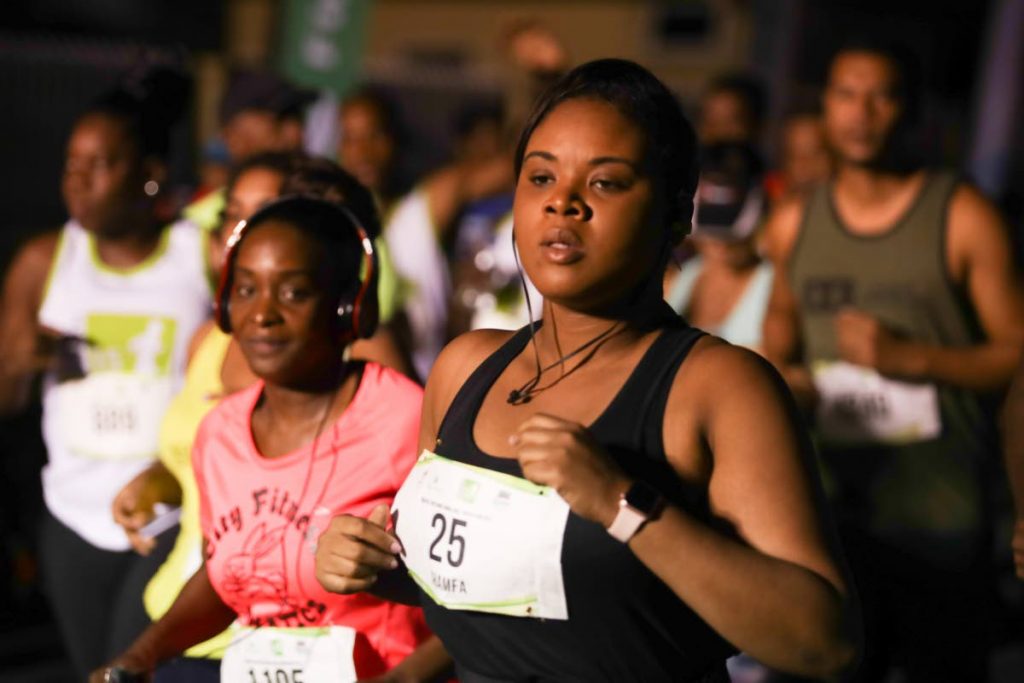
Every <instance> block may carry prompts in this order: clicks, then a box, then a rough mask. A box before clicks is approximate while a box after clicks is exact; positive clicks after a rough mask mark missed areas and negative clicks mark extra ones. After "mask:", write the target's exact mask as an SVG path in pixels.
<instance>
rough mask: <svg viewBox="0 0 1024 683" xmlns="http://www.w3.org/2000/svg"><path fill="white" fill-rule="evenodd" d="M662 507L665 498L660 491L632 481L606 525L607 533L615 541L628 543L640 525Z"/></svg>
mask: <svg viewBox="0 0 1024 683" xmlns="http://www.w3.org/2000/svg"><path fill="white" fill-rule="evenodd" d="M664 507H665V499H664V498H662V496H661V494H660V493H658V492H657V491H656V490H654V489H653V488H651V487H650V486H648V485H647V484H645V483H643V482H642V481H638V482H634V483H633V485H632V486H630V487H629V490H627V491H626V492H625V493H623V494H622V497H621V498H619V512H618V514H616V515H615V519H614V520H612V525H611V526H610V527H608V533H609V534H611V536H612V538H614V539H615V540H616V541H620V542H622V543H628V542H629V539H631V538H633V536H635V535H636V532H638V531H640V527H642V526H643V525H644V524H646V523H647V522H649V521H650V520H652V519H657V518H658V515H660V514H661V511H662V509H664Z"/></svg>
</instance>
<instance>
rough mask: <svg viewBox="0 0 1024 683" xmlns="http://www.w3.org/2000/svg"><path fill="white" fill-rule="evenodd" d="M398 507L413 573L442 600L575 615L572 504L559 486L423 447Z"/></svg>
mask: <svg viewBox="0 0 1024 683" xmlns="http://www.w3.org/2000/svg"><path fill="white" fill-rule="evenodd" d="M392 512H393V515H394V520H395V533H396V535H397V536H398V537H399V540H400V541H401V542H402V545H403V547H404V550H403V559H404V560H405V565H406V567H407V568H408V570H409V574H410V575H411V576H412V578H413V579H414V580H415V581H416V583H418V584H419V585H420V587H421V588H422V589H423V591H424V592H425V593H427V595H429V596H430V597H431V598H433V600H434V601H435V602H436V603H437V604H439V605H442V606H444V607H447V608H448V609H459V610H471V611H475V612H491V613H494V614H505V615H510V616H518V617H538V618H544V619H568V618H569V614H568V609H567V607H566V603H565V585H564V583H563V581H562V539H563V536H564V535H565V525H566V522H567V520H568V518H569V505H568V504H567V503H566V502H565V501H564V500H562V498H561V497H560V496H559V495H558V494H557V493H556V492H555V491H554V490H553V489H551V488H548V487H545V486H537V485H535V484H532V483H530V482H528V481H526V480H525V479H521V478H519V477H513V476H510V475H507V474H504V473H501V472H494V471H491V470H487V469H483V468H480V467H475V466H473V465H467V464H465V463H460V462H456V461H454V460H449V459H447V458H443V457H441V456H439V455H436V454H434V453H431V452H430V451H423V453H422V454H421V455H420V458H419V460H418V461H417V463H416V466H415V467H413V469H412V472H410V473H409V476H408V478H406V480H405V483H404V484H403V485H402V488H401V489H400V490H399V491H398V495H397V496H395V502H394V505H393V507H392Z"/></svg>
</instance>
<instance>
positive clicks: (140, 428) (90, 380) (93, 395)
mask: <svg viewBox="0 0 1024 683" xmlns="http://www.w3.org/2000/svg"><path fill="white" fill-rule="evenodd" d="M173 391H174V385H173V383H172V381H171V378H169V377H156V376H148V377H147V376H141V375H132V374H127V373H120V372H100V373H96V374H93V375H89V376H87V377H85V378H83V379H80V380H74V381H69V382H63V383H61V384H58V385H57V386H56V387H55V388H54V389H53V393H54V396H55V399H56V400H57V401H58V403H57V405H58V406H59V413H58V414H59V415H60V418H61V422H62V425H61V429H62V431H63V432H64V438H65V445H66V446H67V448H68V450H70V451H71V452H72V453H74V454H75V455H78V456H80V457H83V458H90V459H94V460H139V459H145V458H152V457H153V454H154V451H155V450H156V443H157V440H158V436H159V433H160V424H161V421H162V420H163V416H164V412H165V411H166V410H167V405H168V404H169V403H170V401H171V398H172V396H173Z"/></svg>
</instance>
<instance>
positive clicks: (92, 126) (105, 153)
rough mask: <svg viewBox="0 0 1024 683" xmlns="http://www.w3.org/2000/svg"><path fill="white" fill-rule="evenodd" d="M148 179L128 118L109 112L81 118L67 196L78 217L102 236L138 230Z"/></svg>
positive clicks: (70, 155)
mask: <svg viewBox="0 0 1024 683" xmlns="http://www.w3.org/2000/svg"><path fill="white" fill-rule="evenodd" d="M145 182H146V177H145V170H144V168H143V163H142V160H141V159H140V158H139V150H138V145H137V143H136V142H135V141H134V140H133V139H132V137H131V136H130V135H129V134H128V132H127V130H126V127H125V124H124V122H123V121H121V120H119V119H117V118H115V117H113V116H107V115H104V114H90V115H88V116H85V117H84V118H82V119H80V120H79V121H78V123H77V124H76V125H75V127H74V129H73V131H72V133H71V138H70V139H69V140H68V146H67V151H66V154H65V158H64V174H63V177H62V179H61V194H62V195H63V198H64V205H65V206H66V207H67V211H68V213H69V214H70V215H71V217H72V218H74V219H76V220H77V221H78V222H79V223H81V225H82V227H84V228H85V229H86V230H88V231H90V232H93V233H95V234H97V235H111V236H112V235H116V234H121V233H123V232H125V231H127V230H131V229H138V228H139V227H140V226H139V225H133V223H134V222H135V221H136V220H137V217H138V216H139V214H140V212H142V211H145V207H146V206H147V198H146V195H145V194H144V192H143V186H144V185H145Z"/></svg>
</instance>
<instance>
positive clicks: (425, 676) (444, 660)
mask: <svg viewBox="0 0 1024 683" xmlns="http://www.w3.org/2000/svg"><path fill="white" fill-rule="evenodd" d="M451 668H452V658H451V657H450V656H449V655H448V651H447V650H445V649H444V645H443V644H442V643H441V639H440V638H438V637H437V636H431V637H430V638H428V639H427V640H425V641H423V642H422V643H420V646H419V647H417V648H416V649H415V650H413V651H412V653H411V654H410V655H409V656H408V657H406V658H405V659H403V660H402V662H401V663H400V664H399V665H398V666H396V667H395V668H394V669H392V670H391V672H390V676H389V677H390V678H392V679H393V680H395V681H401V682H402V683H406V682H408V683H420V682H421V681H433V680H437V679H438V678H440V677H441V676H442V675H443V674H445V673H446V672H448V671H449V670H450V669H451Z"/></svg>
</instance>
